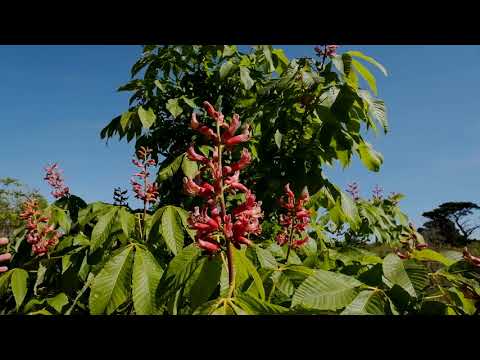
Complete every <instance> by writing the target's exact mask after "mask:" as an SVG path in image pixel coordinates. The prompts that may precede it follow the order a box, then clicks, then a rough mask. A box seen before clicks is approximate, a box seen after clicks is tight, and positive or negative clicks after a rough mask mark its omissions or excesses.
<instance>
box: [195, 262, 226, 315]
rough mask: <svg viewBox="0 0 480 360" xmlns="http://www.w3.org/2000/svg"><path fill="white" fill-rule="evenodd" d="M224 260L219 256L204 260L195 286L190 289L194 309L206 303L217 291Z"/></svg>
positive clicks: (196, 277) (196, 274)
mask: <svg viewBox="0 0 480 360" xmlns="http://www.w3.org/2000/svg"><path fill="white" fill-rule="evenodd" d="M221 272H222V260H221V259H220V257H219V256H217V257H214V258H212V259H209V258H203V259H202V260H201V261H200V265H199V268H198V269H197V271H196V272H195V275H193V276H192V278H194V279H193V280H194V281H193V284H192V286H191V287H190V289H189V290H190V291H189V297H190V302H191V304H192V309H196V308H197V307H198V306H199V305H201V304H202V303H204V302H206V301H207V300H208V299H209V298H210V296H211V295H212V294H213V292H214V291H215V289H216V287H217V286H218V284H219V282H220V274H221Z"/></svg>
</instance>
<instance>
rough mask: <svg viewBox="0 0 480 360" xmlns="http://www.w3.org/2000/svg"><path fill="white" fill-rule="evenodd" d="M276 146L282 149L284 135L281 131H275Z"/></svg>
mask: <svg viewBox="0 0 480 360" xmlns="http://www.w3.org/2000/svg"><path fill="white" fill-rule="evenodd" d="M274 138H275V144H277V147H278V148H279V149H280V148H281V147H282V138H283V135H282V133H281V132H280V131H278V130H277V131H275V136H274Z"/></svg>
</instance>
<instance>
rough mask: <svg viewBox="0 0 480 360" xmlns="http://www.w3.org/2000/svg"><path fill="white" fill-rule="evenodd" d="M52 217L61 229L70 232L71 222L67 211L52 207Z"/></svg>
mask: <svg viewBox="0 0 480 360" xmlns="http://www.w3.org/2000/svg"><path fill="white" fill-rule="evenodd" d="M52 216H53V221H54V222H55V223H57V224H59V225H60V227H61V228H62V229H63V230H64V231H65V233H68V232H69V231H70V227H71V220H70V218H69V217H68V215H67V213H66V211H65V210H63V209H60V208H58V207H56V206H52Z"/></svg>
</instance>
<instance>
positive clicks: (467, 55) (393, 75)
mask: <svg viewBox="0 0 480 360" xmlns="http://www.w3.org/2000/svg"><path fill="white" fill-rule="evenodd" d="M283 47H284V48H285V49H286V52H287V55H289V56H290V57H293V56H301V55H309V56H311V55H312V51H311V49H312V47H311V46H289V45H285V46H283ZM349 49H355V50H360V51H362V52H364V53H365V54H368V55H370V56H373V57H374V58H376V59H377V60H378V61H380V62H381V63H382V64H383V65H385V67H386V68H387V69H388V71H389V76H388V77H384V76H383V75H382V74H381V73H380V72H378V71H375V70H374V71H375V72H374V73H375V75H376V76H377V84H378V88H379V96H380V97H381V98H382V99H384V100H385V102H386V104H387V107H388V116H389V121H390V128H391V131H390V133H389V134H388V135H386V136H384V135H379V136H377V137H375V136H368V139H369V140H370V141H371V142H372V143H373V144H374V146H375V147H376V149H377V150H379V151H380V152H381V153H382V154H383V156H384V159H385V162H384V165H383V167H382V169H381V171H380V172H379V173H372V172H369V171H368V170H366V169H365V168H364V167H363V166H362V165H361V163H360V161H359V160H358V158H356V159H355V161H354V162H353V164H352V166H351V167H349V168H347V169H345V170H342V169H340V168H339V167H338V166H337V167H335V168H334V169H328V170H327V174H328V175H329V176H331V177H332V178H333V180H335V181H336V182H338V183H339V184H340V185H341V186H342V187H345V186H346V184H347V183H349V182H352V181H357V182H358V183H359V184H360V188H361V192H362V194H363V195H366V196H368V195H369V194H370V191H371V189H372V188H373V186H375V184H379V185H381V186H382V187H383V188H384V189H385V192H386V193H389V192H391V191H396V192H401V193H404V194H405V195H406V199H405V200H403V201H402V208H403V209H404V210H405V211H406V212H407V213H408V214H409V215H410V217H411V218H412V220H413V221H414V222H415V223H416V224H417V225H421V224H422V223H423V221H424V219H423V218H422V217H421V213H422V212H424V211H427V210H430V209H432V208H433V207H434V206H436V205H439V204H440V203H442V202H445V201H473V202H480V199H479V194H478V192H477V188H478V184H480V167H479V165H480V148H479V145H478V141H477V139H478V133H479V131H480V122H479V121H478V100H477V97H478V88H479V87H478V86H479V81H480V67H478V64H479V63H480V46H346V45H345V46H342V47H341V50H349ZM140 52H141V47H140V46H106V45H96V46H78V45H72V46H42V45H38V46H0V79H1V83H0V99H1V104H2V106H1V107H0V129H1V131H0V144H1V147H0V149H1V156H0V177H4V176H10V177H14V178H18V179H20V180H21V181H22V182H24V183H26V184H28V185H29V186H30V187H32V188H37V189H39V190H40V191H41V192H42V193H43V194H44V195H49V189H48V187H47V186H46V185H45V184H44V182H43V180H42V175H43V167H44V166H45V165H46V164H47V163H49V162H53V161H58V162H59V163H60V166H61V167H62V168H63V169H64V173H65V178H66V182H67V183H68V185H69V186H70V188H71V189H72V192H73V193H75V194H77V195H79V196H81V197H83V198H84V199H85V200H86V201H96V200H102V201H111V194H112V188H113V187H115V186H122V187H123V188H127V187H129V186H128V181H129V177H130V174H131V173H132V172H133V170H134V169H133V167H132V164H131V162H130V158H131V155H132V148H133V145H132V144H127V143H126V142H118V141H116V140H114V141H110V142H109V143H108V146H107V145H106V144H105V142H103V141H101V140H100V137H99V132H100V130H101V129H102V127H103V126H104V125H105V124H107V122H108V121H109V120H110V119H112V118H113V117H114V116H116V115H118V114H119V113H121V112H122V111H124V110H125V109H126V108H127V106H128V94H127V93H117V92H116V88H117V87H118V86H119V85H121V84H123V83H125V82H126V81H128V80H129V71H130V67H131V65H132V64H133V63H134V61H135V60H136V59H137V57H138V56H139V54H140ZM49 198H50V199H51V197H49Z"/></svg>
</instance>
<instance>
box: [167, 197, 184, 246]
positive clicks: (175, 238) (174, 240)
mask: <svg viewBox="0 0 480 360" xmlns="http://www.w3.org/2000/svg"><path fill="white" fill-rule="evenodd" d="M162 236H163V239H164V240H165V243H166V244H167V247H168V248H169V249H170V250H171V251H172V252H173V254H175V255H177V254H178V252H179V251H180V250H181V249H182V248H183V242H184V234H183V228H182V226H181V219H180V217H179V215H178V212H177V210H176V209H175V207H174V206H166V207H165V210H164V211H163V215H162Z"/></svg>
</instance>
